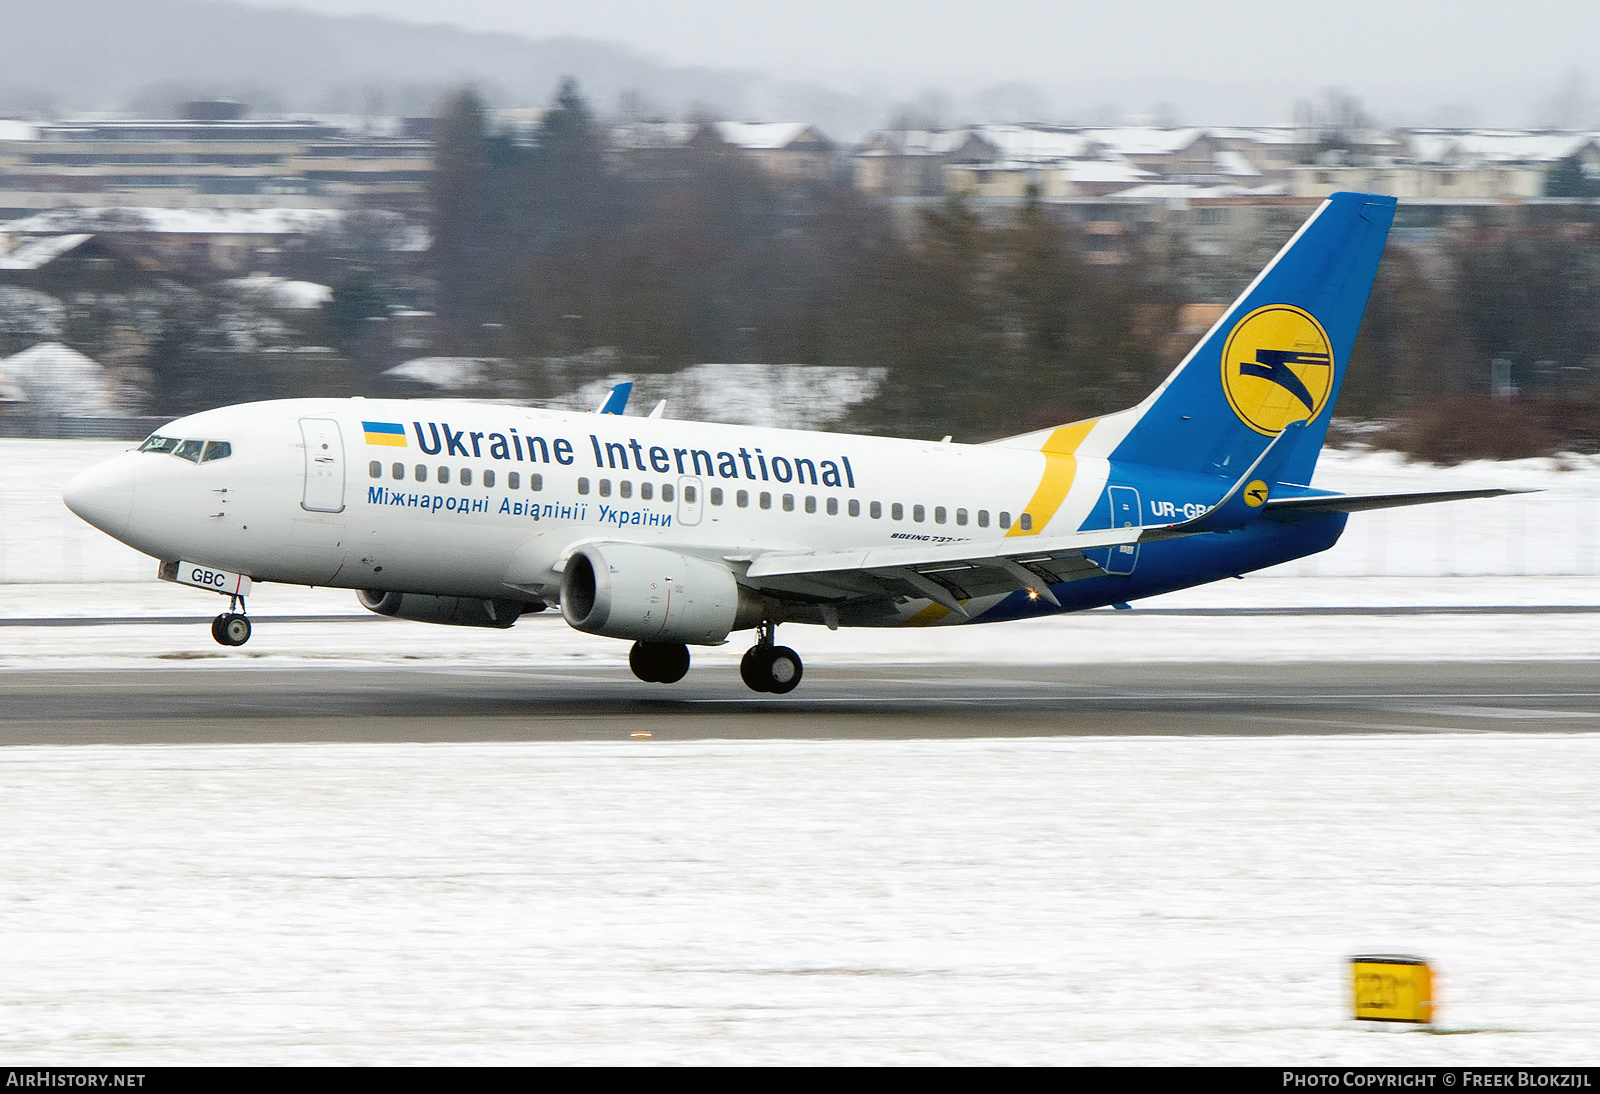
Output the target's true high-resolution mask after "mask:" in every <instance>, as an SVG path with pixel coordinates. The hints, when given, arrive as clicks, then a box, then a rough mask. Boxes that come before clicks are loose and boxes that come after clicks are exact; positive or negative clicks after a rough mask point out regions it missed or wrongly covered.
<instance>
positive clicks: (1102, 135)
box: [1083, 125, 1206, 156]
mask: <svg viewBox="0 0 1600 1094" xmlns="http://www.w3.org/2000/svg"><path fill="white" fill-rule="evenodd" d="M1083 134H1084V136H1086V137H1088V138H1091V139H1093V140H1095V141H1098V142H1099V143H1100V144H1102V145H1104V146H1105V147H1106V148H1107V149H1108V150H1110V151H1112V152H1115V153H1117V154H1118V155H1122V156H1166V155H1171V154H1172V153H1174V152H1181V151H1183V150H1184V149H1185V148H1188V147H1189V146H1190V145H1191V144H1193V143H1194V142H1195V141H1197V140H1199V139H1200V138H1201V137H1203V136H1205V135H1206V130H1204V129H1194V128H1186V129H1164V128H1161V127H1158V126H1153V125H1128V126H1116V127H1112V128H1106V129H1085V130H1083Z"/></svg>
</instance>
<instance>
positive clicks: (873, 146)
mask: <svg viewBox="0 0 1600 1094" xmlns="http://www.w3.org/2000/svg"><path fill="white" fill-rule="evenodd" d="M971 134H972V130H970V129H888V130H884V131H883V132H881V133H879V134H877V135H876V136H874V137H873V138H872V139H871V140H870V141H868V142H867V146H866V147H865V148H864V149H862V151H861V153H860V154H861V155H863V156H947V155H949V154H950V153H951V152H954V151H955V150H956V149H958V148H960V147H961V146H962V145H963V144H965V143H966V142H967V138H968V137H969V136H971Z"/></svg>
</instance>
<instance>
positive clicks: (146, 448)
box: [139, 433, 233, 463]
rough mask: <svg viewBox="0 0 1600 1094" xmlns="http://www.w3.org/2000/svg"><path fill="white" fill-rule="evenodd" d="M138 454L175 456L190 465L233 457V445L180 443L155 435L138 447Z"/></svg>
mask: <svg viewBox="0 0 1600 1094" xmlns="http://www.w3.org/2000/svg"><path fill="white" fill-rule="evenodd" d="M139 451H140V452H161V453H165V454H167V455H170V456H177V457H178V458H179V459H180V460H188V461H189V462H190V463H210V462H211V461H212V460H225V459H227V458H228V457H229V456H231V455H233V445H232V444H230V443H228V442H227V441H180V440H178V439H177V438H176V437H162V436H159V435H157V434H155V433H152V434H150V436H149V437H148V438H147V439H146V440H145V442H144V444H141V445H140V446H139Z"/></svg>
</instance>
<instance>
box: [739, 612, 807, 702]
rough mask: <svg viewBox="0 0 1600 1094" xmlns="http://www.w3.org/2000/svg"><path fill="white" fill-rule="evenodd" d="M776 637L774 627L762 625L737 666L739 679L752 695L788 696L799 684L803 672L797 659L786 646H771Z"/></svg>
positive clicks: (796, 654) (769, 624)
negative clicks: (752, 643) (760, 693)
mask: <svg viewBox="0 0 1600 1094" xmlns="http://www.w3.org/2000/svg"><path fill="white" fill-rule="evenodd" d="M777 635H778V625H777V624H776V623H771V622H763V623H762V624H761V625H760V626H759V627H757V628H756V644H755V645H753V646H751V647H750V648H749V649H748V650H747V651H745V655H744V658H743V659H742V660H740V662H739V676H740V677H741V678H743V680H744V684H745V687H747V688H749V689H750V690H751V691H761V692H767V693H769V694H772V695H787V694H788V693H789V692H791V691H793V690H794V689H795V687H796V686H797V685H798V684H799V683H800V676H801V674H802V673H803V672H804V671H805V667H804V666H803V665H802V664H801V663H800V655H799V654H798V653H795V652H794V650H792V649H790V648H789V647H788V646H779V645H774V642H775V641H776V639H777Z"/></svg>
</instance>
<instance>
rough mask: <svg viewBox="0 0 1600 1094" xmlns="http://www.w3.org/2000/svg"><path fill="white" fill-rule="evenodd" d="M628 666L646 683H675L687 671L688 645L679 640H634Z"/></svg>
mask: <svg viewBox="0 0 1600 1094" xmlns="http://www.w3.org/2000/svg"><path fill="white" fill-rule="evenodd" d="M628 667H629V668H630V669H632V670H633V674H634V675H635V676H637V677H638V678H639V679H641V680H643V681H644V682H645V683H647V684H676V683H677V682H678V681H679V680H682V679H683V678H684V675H685V674H687V673H688V671H689V647H688V646H685V645H683V644H682V643H681V642H635V643H634V644H633V648H632V649H631V650H629V651H628Z"/></svg>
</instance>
